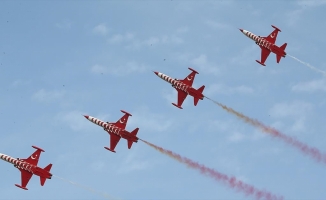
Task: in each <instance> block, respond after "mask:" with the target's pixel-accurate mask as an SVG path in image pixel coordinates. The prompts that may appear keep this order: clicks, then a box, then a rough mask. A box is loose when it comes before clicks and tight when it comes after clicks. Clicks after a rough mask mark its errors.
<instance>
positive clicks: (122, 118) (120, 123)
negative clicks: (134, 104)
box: [113, 114, 129, 129]
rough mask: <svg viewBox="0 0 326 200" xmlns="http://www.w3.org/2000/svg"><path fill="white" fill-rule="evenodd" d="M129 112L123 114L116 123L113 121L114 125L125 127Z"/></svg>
mask: <svg viewBox="0 0 326 200" xmlns="http://www.w3.org/2000/svg"><path fill="white" fill-rule="evenodd" d="M128 118H129V114H125V115H123V116H122V117H121V118H120V119H119V120H118V121H117V122H116V123H113V124H114V125H115V126H117V127H119V128H122V129H125V128H126V126H127V122H128Z"/></svg>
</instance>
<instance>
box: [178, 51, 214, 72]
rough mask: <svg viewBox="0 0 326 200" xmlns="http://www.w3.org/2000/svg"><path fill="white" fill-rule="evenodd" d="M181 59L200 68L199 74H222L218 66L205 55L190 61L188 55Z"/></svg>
mask: <svg viewBox="0 0 326 200" xmlns="http://www.w3.org/2000/svg"><path fill="white" fill-rule="evenodd" d="M180 58H181V59H183V60H184V61H185V62H188V63H189V64H190V65H193V66H195V67H196V68H198V69H199V70H198V71H199V73H200V72H203V73H206V74H214V75H218V74H219V73H220V70H219V69H218V68H217V66H215V65H214V64H212V63H211V62H209V61H208V59H207V56H206V55H205V54H201V55H199V56H198V57H195V58H192V59H191V58H190V59H189V56H187V55H183V56H181V57H180ZM189 60H190V61H189Z"/></svg>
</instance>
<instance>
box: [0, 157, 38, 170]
mask: <svg viewBox="0 0 326 200" xmlns="http://www.w3.org/2000/svg"><path fill="white" fill-rule="evenodd" d="M0 159H2V160H4V161H6V162H9V163H11V164H13V165H15V166H16V167H17V168H19V169H24V170H27V171H29V172H32V171H31V170H32V165H30V164H29V163H26V162H24V161H20V160H17V159H15V158H13V157H10V156H7V155H5V154H2V153H0Z"/></svg>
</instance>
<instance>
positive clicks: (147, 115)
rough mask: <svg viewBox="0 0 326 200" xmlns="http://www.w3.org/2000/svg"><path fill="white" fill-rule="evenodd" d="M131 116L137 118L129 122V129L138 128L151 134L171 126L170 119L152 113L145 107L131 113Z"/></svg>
mask: <svg viewBox="0 0 326 200" xmlns="http://www.w3.org/2000/svg"><path fill="white" fill-rule="evenodd" d="M133 116H137V117H135V118H132V120H130V123H129V125H130V127H140V128H141V129H142V130H147V131H151V132H163V131H166V130H167V129H169V128H170V127H171V126H172V125H173V123H174V122H173V120H172V119H171V118H166V117H164V116H163V115H160V114H156V113H152V112H150V111H149V109H148V108H147V107H141V108H139V109H137V110H136V111H134V112H133Z"/></svg>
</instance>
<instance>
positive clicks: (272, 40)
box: [263, 29, 279, 44]
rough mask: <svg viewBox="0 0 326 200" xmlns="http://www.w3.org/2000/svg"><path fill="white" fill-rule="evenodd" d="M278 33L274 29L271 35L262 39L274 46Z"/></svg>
mask: <svg viewBox="0 0 326 200" xmlns="http://www.w3.org/2000/svg"><path fill="white" fill-rule="evenodd" d="M278 31H279V30H278V29H275V30H274V31H273V32H272V33H271V34H269V35H268V36H266V37H263V38H264V39H265V40H267V41H268V42H270V43H273V44H275V42H276V38H277V34H278Z"/></svg>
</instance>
